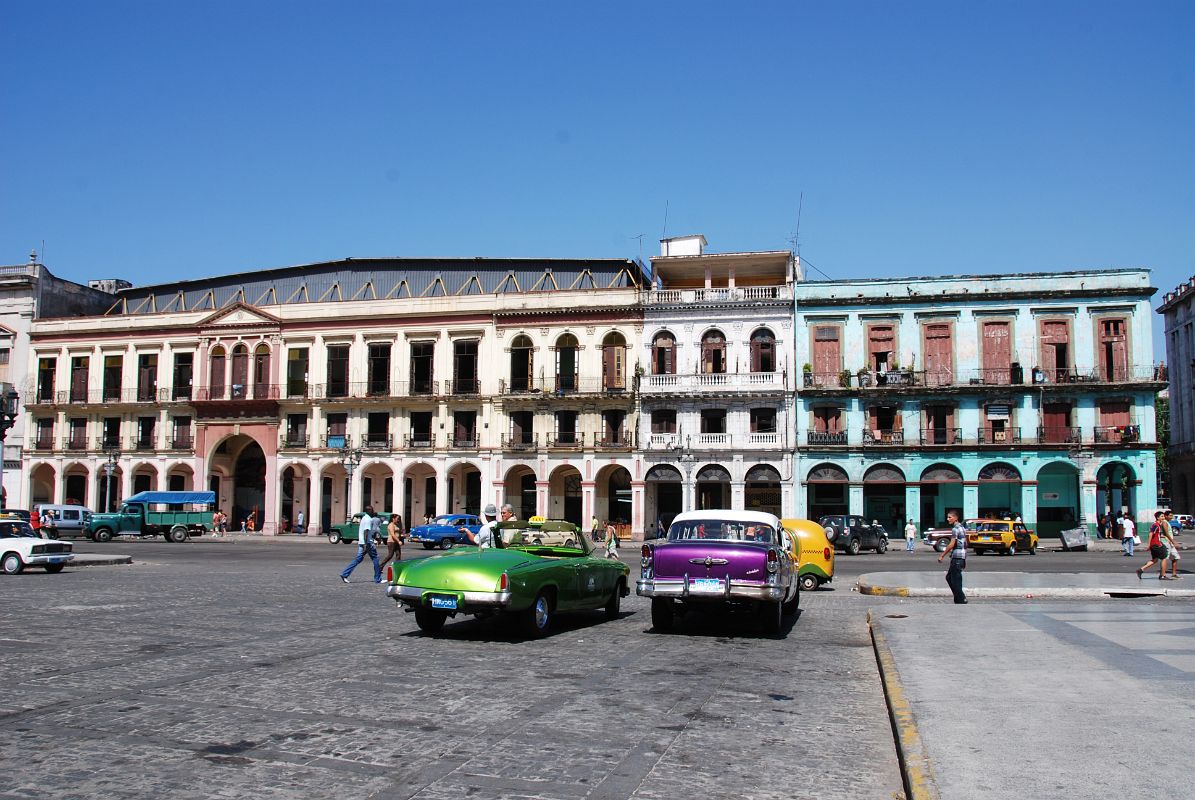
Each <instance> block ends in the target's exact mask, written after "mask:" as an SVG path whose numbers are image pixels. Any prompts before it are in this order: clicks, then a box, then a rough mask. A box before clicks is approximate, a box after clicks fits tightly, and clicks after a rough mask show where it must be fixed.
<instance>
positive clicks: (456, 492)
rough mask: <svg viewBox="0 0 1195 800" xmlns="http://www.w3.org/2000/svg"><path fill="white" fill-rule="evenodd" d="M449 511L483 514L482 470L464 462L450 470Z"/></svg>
mask: <svg viewBox="0 0 1195 800" xmlns="http://www.w3.org/2000/svg"><path fill="white" fill-rule="evenodd" d="M448 503H449V507H448V510H449V511H452V512H455V513H457V514H480V513H481V506H482V503H481V470H480V469H478V468H477V467H476V466H474V465H473V464H471V463H469V462H468V461H462V462H461V463H459V464H456V465H454V466H453V467H452V468H451V469H449V470H448Z"/></svg>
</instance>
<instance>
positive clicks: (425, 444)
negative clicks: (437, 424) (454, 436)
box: [405, 433, 435, 450]
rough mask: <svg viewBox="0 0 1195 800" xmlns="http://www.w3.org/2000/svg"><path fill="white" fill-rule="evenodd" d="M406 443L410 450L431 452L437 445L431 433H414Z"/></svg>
mask: <svg viewBox="0 0 1195 800" xmlns="http://www.w3.org/2000/svg"><path fill="white" fill-rule="evenodd" d="M405 442H406V447H407V449H408V450H431V449H432V447H433V446H434V444H435V443H434V442H433V441H432V435H431V434H430V433H412V434H411V435H410V436H408V437H407V438H406V440H405Z"/></svg>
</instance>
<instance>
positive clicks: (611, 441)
mask: <svg viewBox="0 0 1195 800" xmlns="http://www.w3.org/2000/svg"><path fill="white" fill-rule="evenodd" d="M593 446H594V448H595V449H597V450H630V449H631V448H632V447H634V446H635V444H634V441H633V440H632V439H631V435H630V434H629V433H622V434H613V435H612V434H608V433H607V434H603V435H602V436H601V437H599V438H598V439H597V441H595V442H594V443H593Z"/></svg>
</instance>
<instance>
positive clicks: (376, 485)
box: [354, 461, 451, 522]
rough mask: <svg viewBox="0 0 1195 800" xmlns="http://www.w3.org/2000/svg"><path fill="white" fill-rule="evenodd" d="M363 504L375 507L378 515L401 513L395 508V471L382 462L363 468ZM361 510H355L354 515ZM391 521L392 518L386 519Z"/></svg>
mask: <svg viewBox="0 0 1195 800" xmlns="http://www.w3.org/2000/svg"><path fill="white" fill-rule="evenodd" d="M360 474H361V504H362V507H364V506H373V510H374V511H375V512H377V513H378V514H381V513H382V512H383V511H385V512H387V513H388V514H397V513H399V511H398V509H396V508H395V507H394V470H392V469H390V467H389V466H387V465H386V464H384V463H382V462H378V461H375V462H373V463H370V464H364V465H362V467H361V473H360ZM449 497H451V495H449ZM359 510H361V509H354V513H355V512H356V511H359ZM386 521H387V522H389V521H390V517H389V516H387V517H386Z"/></svg>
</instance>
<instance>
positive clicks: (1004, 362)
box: [983, 322, 1012, 383]
mask: <svg viewBox="0 0 1195 800" xmlns="http://www.w3.org/2000/svg"><path fill="white" fill-rule="evenodd" d="M1011 365H1012V342H1011V340H1010V338H1009V325H1008V323H1007V322H985V323H983V380H984V382H986V383H1008V382H1009V379H1010V378H1009V376H1010V373H1009V368H1010V367H1011Z"/></svg>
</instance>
